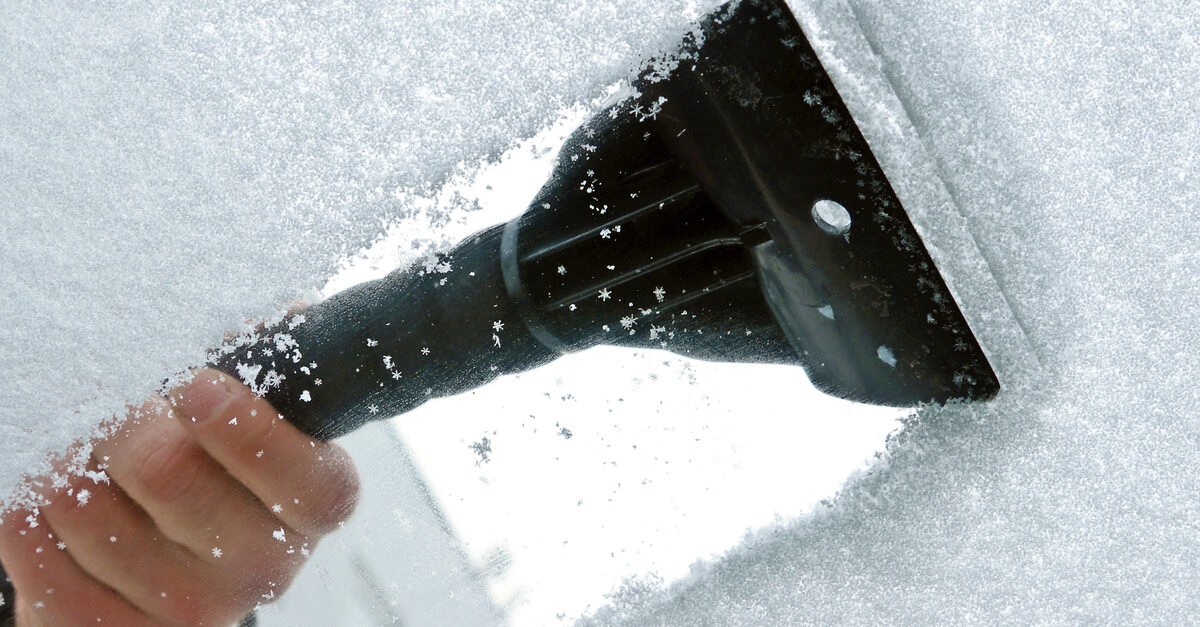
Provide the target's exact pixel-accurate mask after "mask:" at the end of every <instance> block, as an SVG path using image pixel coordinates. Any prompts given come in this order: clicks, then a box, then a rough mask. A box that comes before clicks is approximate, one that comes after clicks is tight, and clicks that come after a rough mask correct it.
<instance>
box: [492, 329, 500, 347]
mask: <svg viewBox="0 0 1200 627" xmlns="http://www.w3.org/2000/svg"><path fill="white" fill-rule="evenodd" d="M492 342H494V343H495V344H496V348H500V336H499V335H496V334H495V333H493V334H492Z"/></svg>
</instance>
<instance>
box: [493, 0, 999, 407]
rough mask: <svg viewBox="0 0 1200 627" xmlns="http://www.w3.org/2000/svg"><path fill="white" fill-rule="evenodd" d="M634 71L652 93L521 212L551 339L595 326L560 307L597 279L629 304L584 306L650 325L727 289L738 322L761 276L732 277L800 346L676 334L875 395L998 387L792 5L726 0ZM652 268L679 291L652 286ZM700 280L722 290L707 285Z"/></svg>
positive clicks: (923, 395)
mask: <svg viewBox="0 0 1200 627" xmlns="http://www.w3.org/2000/svg"><path fill="white" fill-rule="evenodd" d="M636 88H637V89H638V91H640V95H639V96H638V97H637V98H635V99H634V100H632V101H626V102H623V103H620V104H618V105H615V106H614V107H612V108H610V109H609V110H608V111H606V112H604V113H602V114H601V115H599V116H597V117H596V118H595V119H594V120H593V121H592V122H590V123H589V124H588V125H586V126H585V127H584V128H583V129H581V130H580V131H578V132H577V133H576V134H575V135H574V137H573V138H572V139H571V140H570V141H569V142H568V146H567V148H566V149H565V151H564V157H563V158H562V159H561V160H560V165H559V169H558V171H557V172H556V173H555V176H554V178H553V179H552V181H551V183H550V184H548V185H547V187H546V188H544V189H543V193H542V196H541V197H540V198H539V199H538V200H535V202H534V204H533V206H532V208H531V209H530V212H529V213H527V214H526V215H525V216H523V217H522V218H521V219H520V220H518V221H515V222H514V223H513V224H512V225H510V229H511V230H515V231H516V232H517V234H516V235H515V237H514V238H513V239H514V241H515V246H514V247H512V248H513V250H512V251H511V252H514V253H515V256H516V257H518V258H519V259H520V262H521V263H520V273H519V274H520V280H521V282H523V283H525V284H527V285H528V284H535V285H536V287H535V288H532V289H530V288H528V287H527V288H526V289H525V291H526V292H528V293H529V294H537V295H539V296H540V295H545V297H543V298H537V297H533V298H532V300H533V301H535V302H534V303H533V309H534V310H535V311H534V312H533V314H532V315H529V316H527V320H529V321H530V324H531V325H532V326H533V327H534V328H535V329H538V328H539V327H540V328H541V330H544V331H545V332H546V333H544V334H543V335H546V336H548V337H549V338H550V339H549V340H548V341H549V342H551V343H553V342H556V341H557V342H559V343H560V344H561V345H562V346H564V347H571V346H575V345H578V344H580V343H584V342H585V341H586V339H585V338H584V337H581V335H586V334H580V333H579V332H577V331H572V330H571V329H570V328H569V327H570V326H571V324H572V323H571V319H572V318H575V319H578V318H579V317H580V316H578V312H568V315H565V316H564V315H563V311H562V309H563V307H564V306H569V305H570V304H574V303H575V301H577V300H579V299H581V298H582V297H584V296H588V295H590V294H588V293H587V292H588V290H589V289H592V290H599V289H609V290H611V291H612V292H613V293H614V294H618V293H619V294H620V298H619V299H618V304H617V306H616V307H612V306H608V307H605V306H604V304H603V303H595V302H594V299H588V301H589V306H588V307H587V309H586V310H585V313H586V314H587V315H586V316H582V317H584V318H587V317H595V318H598V319H609V320H611V319H614V318H616V317H619V316H618V314H619V313H620V312H621V311H622V307H624V306H625V305H626V303H627V302H632V303H633V305H634V307H637V308H644V307H649V308H650V309H651V310H652V317H651V316H647V317H651V318H652V319H651V320H647V321H646V322H645V323H643V322H641V321H640V320H639V322H638V324H639V325H641V327H640V328H639V329H637V330H636V332H635V335H636V334H637V333H642V332H644V330H645V329H646V328H650V327H651V326H652V325H654V324H656V323H655V322H653V320H660V321H661V320H662V319H663V318H664V316H667V319H668V320H670V317H669V315H668V314H674V315H675V316H676V317H678V316H679V315H680V314H679V312H681V311H683V310H684V309H690V310H691V311H692V312H693V313H695V312H697V311H706V310H707V309H714V308H715V309H717V310H719V311H720V312H724V313H725V314H726V315H728V316H729V318H728V319H727V320H725V321H723V322H726V323H728V324H727V325H726V326H730V325H731V326H733V327H738V326H739V323H740V322H741V318H742V317H745V316H748V315H749V314H750V313H751V312H750V310H751V309H753V308H754V307H755V304H752V303H753V300H754V295H753V294H747V293H745V290H735V289H731V287H732V286H731V283H736V282H744V283H755V284H757V289H755V290H752V291H755V292H758V293H760V294H761V296H759V297H758V299H759V300H763V301H765V303H766V305H767V307H768V308H769V311H770V314H771V317H772V318H773V321H774V322H775V323H776V324H777V326H778V329H779V331H781V332H782V335H783V336H784V337H785V338H786V340H787V342H788V343H789V344H790V347H791V348H792V349H793V351H788V352H787V353H785V354H780V353H778V352H777V351H778V347H766V346H761V345H757V346H756V345H754V344H753V343H750V342H747V341H746V340H745V336H744V335H742V334H739V333H737V332H736V331H737V330H736V329H725V331H730V332H731V333H732V335H733V336H735V337H736V339H734V338H733V337H731V338H729V339H728V340H725V341H722V342H719V344H721V345H720V346H714V344H715V343H716V342H714V341H711V340H710V341H704V342H700V338H699V337H698V336H697V337H694V338H693V337H689V338H688V339H687V340H682V341H677V342H671V341H668V342H665V344H663V345H664V347H666V348H673V346H672V344H675V345H677V349H678V350H680V352H686V353H695V354H699V355H700V356H705V357H709V358H717V359H724V360H731V361H765V360H772V361H787V360H788V356H792V357H793V358H794V359H796V360H797V361H798V362H799V363H801V364H802V365H803V366H804V368H805V370H806V371H807V372H808V374H809V377H810V379H811V380H812V381H813V382H814V383H815V384H816V385H817V386H818V387H820V388H821V389H822V390H824V391H826V392H829V393H831V394H835V395H837V396H841V397H844V398H848V399H853V400H860V401H865V402H869V403H876V404H884V405H898V406H904V405H913V404H916V403H919V402H923V401H946V400H949V399H955V398H961V399H983V398H989V397H991V396H992V395H994V394H995V393H996V391H997V390H998V383H997V381H996V378H995V376H994V374H993V373H992V371H991V369H990V368H989V366H988V362H987V360H986V358H985V357H984V355H983V353H982V351H981V350H980V348H979V346H978V344H977V343H976V341H975V338H974V337H973V336H972V334H971V331H970V329H969V328H968V326H967V324H966V322H965V321H964V320H963V317H962V315H961V313H960V312H959V310H958V309H957V307H956V306H955V302H954V299H953V297H952V296H951V294H950V293H949V291H948V290H947V289H946V286H945V284H944V282H943V281H942V278H941V277H940V275H939V274H938V271H937V269H936V268H935V267H934V264H933V261H932V260H931V259H930V257H929V254H928V253H927V252H926V251H925V249H924V248H923V247H922V244H921V240H920V238H919V237H918V235H917V233H916V231H915V230H914V229H913V227H912V225H911V224H910V222H909V220H908V218H907V217H906V215H905V213H904V210H903V208H902V207H901V206H900V202H899V201H898V200H897V198H896V195H895V193H894V192H893V191H892V188H891V187H890V185H889V184H888V181H887V179H886V178H885V177H884V174H883V172H882V170H881V169H880V166H879V164H878V163H877V162H876V160H875V158H874V157H873V155H872V153H871V148H870V146H868V145H867V143H866V141H865V140H864V139H863V136H862V135H861V134H860V133H859V130H858V128H857V127H856V126H855V123H854V121H853V120H852V119H851V117H850V114H849V112H848V111H847V109H846V107H845V105H844V104H843V103H842V100H841V99H840V98H839V97H838V94H837V92H836V90H835V89H834V87H833V84H832V83H831V81H830V79H829V77H828V76H827V75H826V73H825V71H824V70H823V69H822V67H821V64H820V62H819V61H818V59H817V57H816V55H815V54H814V52H813V50H812V48H811V47H810V46H809V44H808V42H807V40H806V39H805V37H804V34H803V32H802V31H801V30H800V27H799V25H798V24H797V23H796V21H795V19H794V18H793V17H792V15H791V13H790V12H789V11H788V10H787V8H786V5H784V4H783V3H782V2H777V1H774V0H744V1H742V2H739V3H734V4H731V5H727V6H726V7H724V8H723V9H721V10H719V11H718V12H717V13H715V14H713V15H711V16H710V17H709V18H708V19H707V20H706V21H705V22H704V23H703V26H702V28H701V30H700V31H699V32H698V33H697V34H696V36H695V37H694V39H693V41H692V42H690V43H689V44H688V45H686V46H685V47H684V55H683V58H682V59H681V60H680V61H679V62H678V65H677V67H675V68H673V69H672V70H670V72H669V73H667V72H662V71H650V72H647V73H645V74H644V75H643V76H642V78H641V80H639V81H638V82H637V84H636ZM618 229H619V230H620V232H619V233H618V232H616V230H618ZM605 230H607V231H608V233H607V237H606V238H601V237H599V236H598V234H601V233H604V232H605ZM564 235H566V237H564ZM605 239H607V240H608V241H605ZM568 244H570V245H569V246H568ZM555 245H557V248H556V246H555ZM546 251H551V254H549V255H548V257H547V255H546ZM572 256H574V257H577V258H584V259H596V260H600V263H599V264H594V265H597V266H598V267H592V268H589V269H588V270H587V271H588V272H589V276H588V279H589V280H587V281H582V282H580V281H579V280H578V278H577V277H574V278H568V277H567V276H556V275H555V272H554V269H555V268H557V267H558V266H560V265H562V264H565V263H566V261H565V259H567V258H569V257H572ZM672 256H674V257H675V258H677V259H675V261H673V262H672V263H671V265H670V266H666V267H664V266H663V263H664V261H665V260H667V259H669V258H672ZM559 262H562V264H560V263H559ZM608 266H616V268H615V270H616V272H613V271H606V269H607V268H608ZM564 267H565V266H564ZM710 273H711V276H707V275H709V274H710ZM651 277H653V278H651ZM614 279H616V280H614ZM706 279H707V280H706ZM652 284H653V286H652ZM584 285H586V289H583V288H582V286H584ZM616 285H620V286H621V287H622V288H623V289H620V290H618V289H617V287H616ZM656 287H661V289H665V291H666V293H667V294H668V295H669V296H670V298H667V299H664V298H655V297H654V296H653V295H652V292H651V290H653V289H655V288H656ZM576 288H580V289H576ZM681 290H684V291H681ZM686 290H690V291H686ZM696 290H708V291H709V292H711V294H704V295H701V296H700V297H699V298H698V299H697V298H695V297H694V295H696V294H697V292H696ZM718 290H719V291H718ZM689 294H690V295H692V296H689ZM734 295H736V303H732V304H733V305H734V306H733V307H730V306H729V305H730V304H731V303H730V302H729V301H730V300H731V299H732V298H735V296H734ZM677 301H682V302H677ZM697 301H698V302H697ZM721 301H725V302H721ZM647 303H649V305H647ZM723 305H724V306H723ZM579 306H580V305H576V308H578V307H579ZM738 308H741V309H742V310H743V312H742V314H741V315H739V314H737V313H729V312H731V311H732V310H735V309H738ZM627 313H628V312H627ZM707 317H708V318H709V320H708V324H709V325H711V324H713V320H712V318H714V315H713V313H708V316H707ZM671 322H674V323H677V322H678V320H672V321H671ZM659 324H660V326H662V327H663V328H673V327H677V326H679V325H678V324H672V325H669V326H668V325H667V324H666V323H664V322H660V323H659ZM693 326H696V325H693ZM742 326H746V330H751V331H752V332H753V330H752V329H750V327H749V326H748V325H747V324H742ZM710 334H711V332H710ZM621 335H624V333H621ZM656 335H660V336H661V333H659V334H656ZM693 335H695V334H694V333H693ZM710 337H711V335H710ZM562 338H566V339H565V340H563V339H562ZM608 343H630V341H629V338H627V337H624V338H620V339H618V340H616V341H609V342H608ZM698 343H702V344H703V346H697V344H698ZM647 345H653V343H652V342H651V343H649V344H647Z"/></svg>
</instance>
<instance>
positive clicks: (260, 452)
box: [254, 451, 263, 457]
mask: <svg viewBox="0 0 1200 627" xmlns="http://www.w3.org/2000/svg"><path fill="white" fill-rule="evenodd" d="M254 456H255V457H262V456H263V451H259V452H257V453H255V454H254Z"/></svg>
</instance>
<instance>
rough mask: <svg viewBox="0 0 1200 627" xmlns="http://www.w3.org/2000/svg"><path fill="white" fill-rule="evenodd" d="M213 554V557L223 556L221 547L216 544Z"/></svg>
mask: <svg viewBox="0 0 1200 627" xmlns="http://www.w3.org/2000/svg"><path fill="white" fill-rule="evenodd" d="M212 556H213V557H221V549H219V548H217V547H215V546H214V547H213V548H212Z"/></svg>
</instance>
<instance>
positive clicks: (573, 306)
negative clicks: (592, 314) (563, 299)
mask: <svg viewBox="0 0 1200 627" xmlns="http://www.w3.org/2000/svg"><path fill="white" fill-rule="evenodd" d="M568 309H570V310H571V311H575V309H576V307H575V303H571V306H570V307H568Z"/></svg>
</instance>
